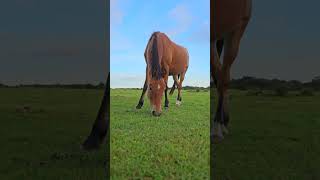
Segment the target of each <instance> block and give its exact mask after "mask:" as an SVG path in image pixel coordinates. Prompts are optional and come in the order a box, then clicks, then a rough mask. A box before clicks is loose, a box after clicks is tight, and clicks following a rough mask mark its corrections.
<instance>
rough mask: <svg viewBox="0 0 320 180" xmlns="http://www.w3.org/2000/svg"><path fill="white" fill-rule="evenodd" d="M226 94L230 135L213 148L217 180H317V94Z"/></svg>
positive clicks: (319, 117) (319, 99)
mask: <svg viewBox="0 0 320 180" xmlns="http://www.w3.org/2000/svg"><path fill="white" fill-rule="evenodd" d="M230 94H231V99H230V113H231V114H230V115H231V121H230V130H231V132H230V134H229V135H228V136H226V139H225V140H224V142H222V143H221V144H218V145H216V146H215V149H214V157H213V158H214V164H215V168H214V179H215V180H233V179H236V180H242V179H243V180H256V179H259V180H269V179H275V180H300V179H320V171H319V167H320V166H319V163H320V156H319V153H320V94H319V93H316V94H315V96H296V94H297V93H296V92H290V93H289V95H288V96H285V97H279V96H272V95H259V96H247V95H246V94H247V92H246V91H232V90H231V93H230ZM216 99H217V98H215V99H214V100H215V103H217V102H216V101H217V100H216Z"/></svg>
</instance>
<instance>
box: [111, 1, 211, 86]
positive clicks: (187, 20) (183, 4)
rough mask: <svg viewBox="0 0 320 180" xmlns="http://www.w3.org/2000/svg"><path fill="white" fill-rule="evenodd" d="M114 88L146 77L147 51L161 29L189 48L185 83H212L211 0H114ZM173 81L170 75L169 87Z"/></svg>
mask: <svg viewBox="0 0 320 180" xmlns="http://www.w3.org/2000/svg"><path fill="white" fill-rule="evenodd" d="M110 3H111V12H110V15H111V16H110V18H111V27H110V28H111V34H110V37H111V38H110V69H111V87H112V88H120V87H121V88H124V87H139V88H141V87H142V86H143V84H144V80H145V74H146V73H145V69H146V63H145V59H144V51H145V48H146V45H147V42H148V40H149V38H150V36H151V34H152V33H153V32H154V31H161V32H163V33H165V34H167V35H168V36H169V38H170V39H171V40H172V41H174V42H175V43H177V44H180V45H182V46H184V47H186V48H187V49H188V51H189V56H190V57H189V68H188V71H187V73H186V77H185V81H184V83H183V85H192V86H203V87H207V86H209V84H210V73H209V72H210V66H209V62H210V61H209V60H210V30H209V29H210V11H209V3H210V1H209V0H202V1H190V0H162V1H156V0H138V1H137V0H111V1H110ZM172 83H173V81H172V77H170V81H169V86H171V85H172Z"/></svg>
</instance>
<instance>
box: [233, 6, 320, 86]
mask: <svg viewBox="0 0 320 180" xmlns="http://www.w3.org/2000/svg"><path fill="white" fill-rule="evenodd" d="M319 7H320V1H317V0H308V1H292V0H268V1H265V0H256V1H255V0H253V12H252V19H251V21H250V23H249V25H248V27H247V31H246V33H245V35H244V37H243V39H242V42H241V47H240V52H239V56H238V58H237V59H236V61H235V62H234V64H233V66H232V73H231V74H232V78H240V77H242V76H253V77H261V78H268V79H273V78H277V79H282V80H299V81H302V82H306V81H311V80H312V78H314V77H315V76H319V75H320V53H319V52H320V51H319V48H320V34H319V32H320V23H319V22H320V21H319V17H320V11H319Z"/></svg>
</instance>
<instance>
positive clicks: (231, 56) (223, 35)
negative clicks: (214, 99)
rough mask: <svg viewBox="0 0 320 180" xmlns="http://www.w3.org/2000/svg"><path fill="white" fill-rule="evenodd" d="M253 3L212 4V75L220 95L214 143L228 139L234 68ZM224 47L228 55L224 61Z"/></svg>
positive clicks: (245, 0)
mask: <svg viewBox="0 0 320 180" xmlns="http://www.w3.org/2000/svg"><path fill="white" fill-rule="evenodd" d="M211 2H212V1H211ZM251 4H252V2H251V0H213V3H211V14H210V18H211V23H210V29H211V38H210V42H211V44H212V46H211V47H212V48H213V50H211V58H210V59H211V61H210V64H211V77H212V79H214V82H215V85H216V87H217V90H218V98H219V99H218V107H217V111H216V115H215V118H214V120H213V124H212V128H211V138H212V141H213V142H219V141H221V140H222V139H223V138H224V135H223V134H227V133H228V130H227V127H228V123H229V111H228V84H229V81H230V68H231V65H232V63H233V62H234V60H235V58H236V57H237V54H238V51H239V46H240V40H241V38H242V36H243V34H244V31H245V29H246V27H247V24H248V22H249V20H250V17H251V6H252V5H251ZM222 50H223V51H224V54H223V61H222V64H221V63H220V58H221V53H222ZM212 53H213V54H212Z"/></svg>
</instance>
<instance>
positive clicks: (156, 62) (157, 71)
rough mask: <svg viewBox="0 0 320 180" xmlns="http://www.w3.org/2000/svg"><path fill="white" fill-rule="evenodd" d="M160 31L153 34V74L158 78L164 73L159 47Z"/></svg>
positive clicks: (153, 76)
mask: <svg viewBox="0 0 320 180" xmlns="http://www.w3.org/2000/svg"><path fill="white" fill-rule="evenodd" d="M158 34H159V32H154V33H153V34H152V36H151V39H152V40H151V41H150V43H151V45H152V46H151V59H150V60H151V64H150V66H151V75H152V78H155V79H157V80H159V79H161V76H162V73H161V65H160V55H159V53H161V52H159V48H158V40H159V36H158Z"/></svg>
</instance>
